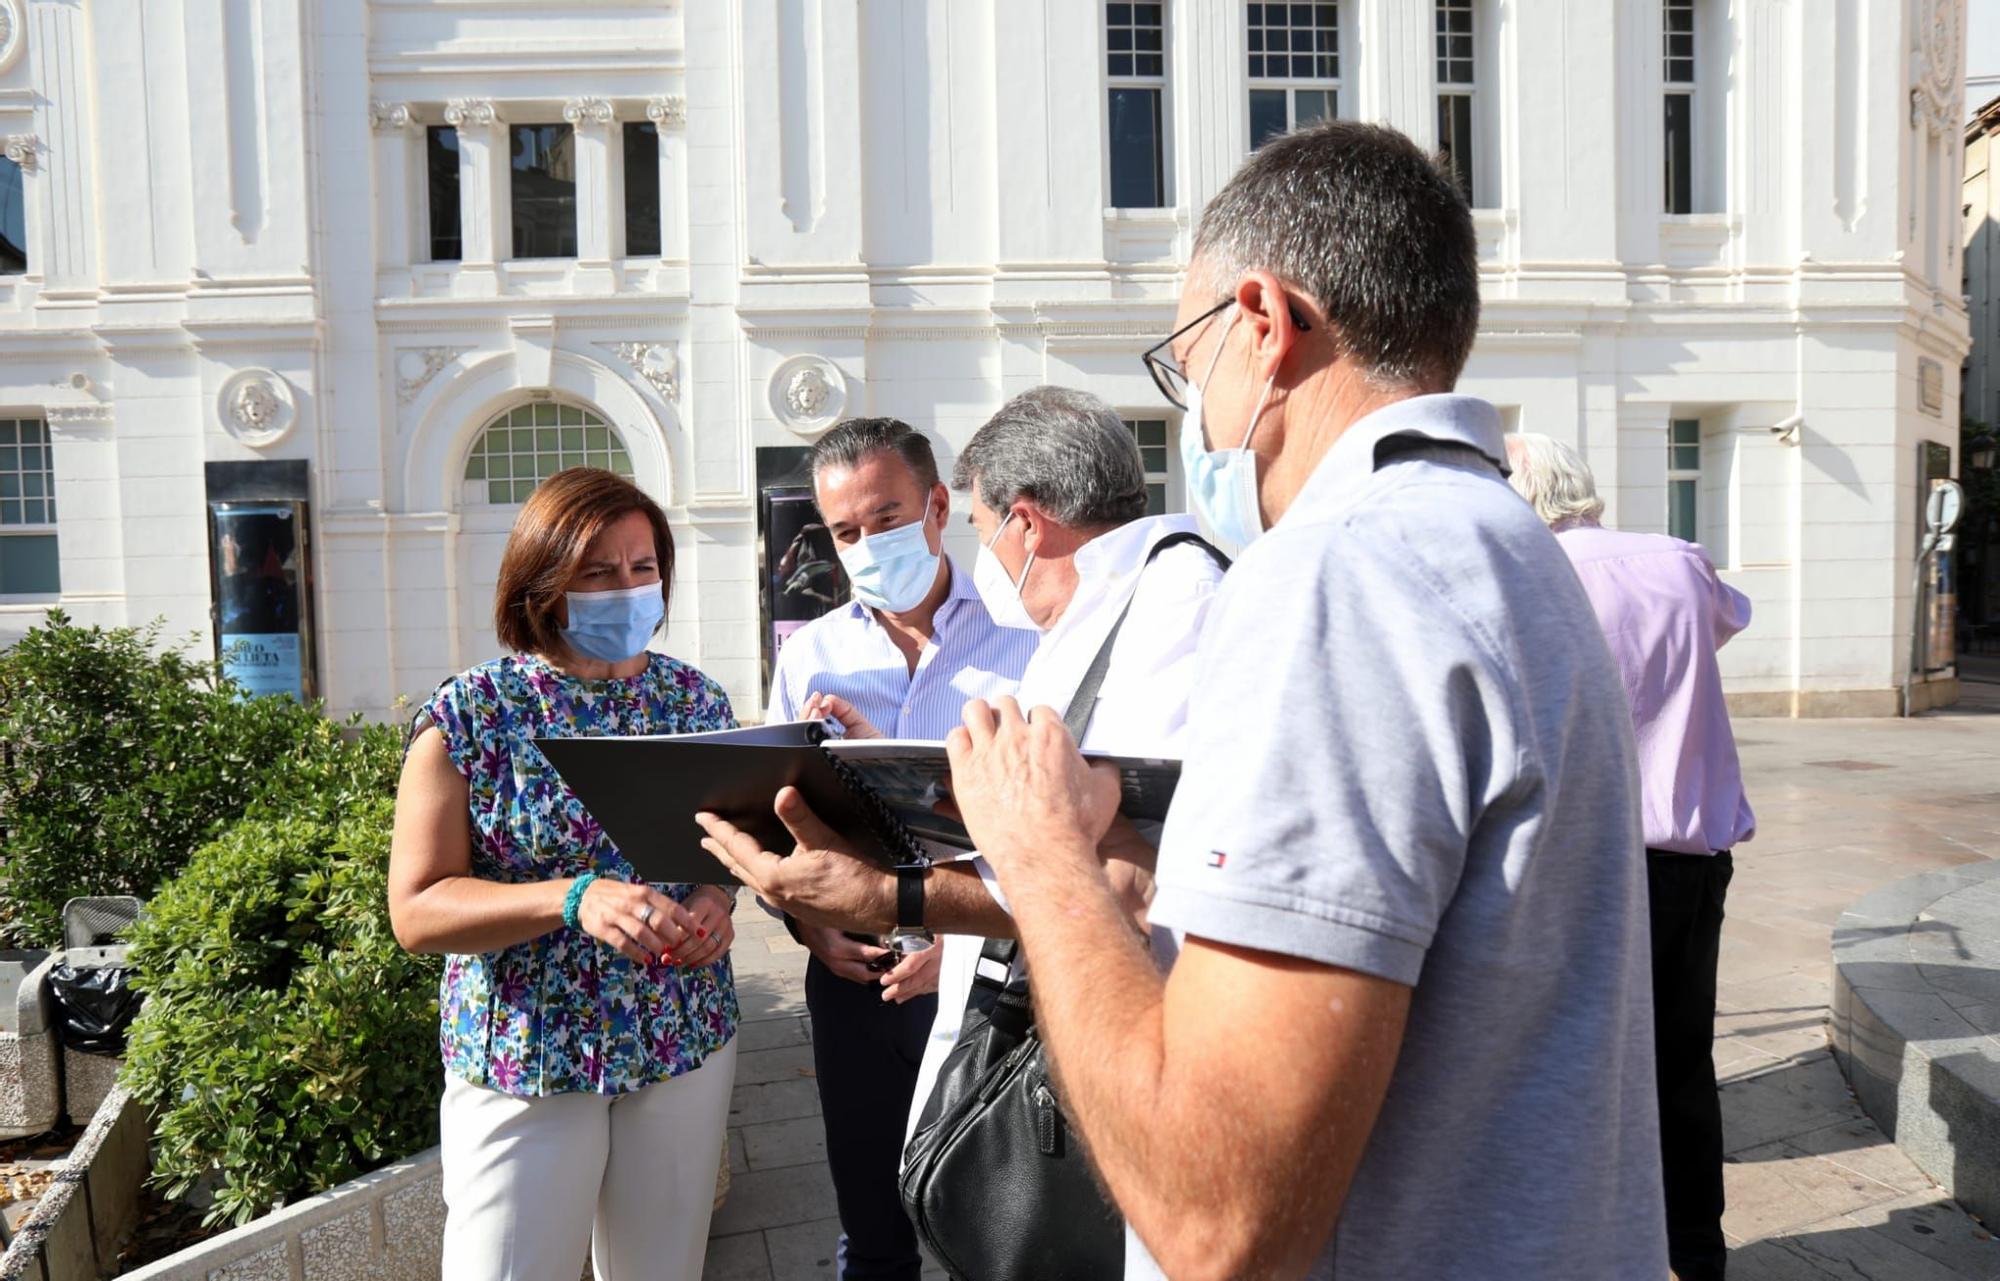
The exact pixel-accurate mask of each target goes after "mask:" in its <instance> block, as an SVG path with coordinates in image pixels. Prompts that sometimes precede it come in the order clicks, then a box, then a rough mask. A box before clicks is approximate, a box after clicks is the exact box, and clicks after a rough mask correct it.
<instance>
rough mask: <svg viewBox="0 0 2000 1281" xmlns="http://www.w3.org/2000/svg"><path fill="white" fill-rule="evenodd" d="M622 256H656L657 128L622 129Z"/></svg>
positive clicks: (645, 124)
mask: <svg viewBox="0 0 2000 1281" xmlns="http://www.w3.org/2000/svg"><path fill="white" fill-rule="evenodd" d="M625 256H626V257H627V258H657V257H659V256H660V127H659V126H658V125H656V124H654V123H653V122H652V121H650V120H646V121H641V122H639V123H637V124H627V125H626V126H625Z"/></svg>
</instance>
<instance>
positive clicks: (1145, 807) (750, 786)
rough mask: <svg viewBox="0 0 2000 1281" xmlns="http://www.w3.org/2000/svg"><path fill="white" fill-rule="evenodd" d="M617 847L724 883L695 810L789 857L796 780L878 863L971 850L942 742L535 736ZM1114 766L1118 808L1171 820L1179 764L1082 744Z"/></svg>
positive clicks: (650, 870) (636, 860) (799, 733)
mask: <svg viewBox="0 0 2000 1281" xmlns="http://www.w3.org/2000/svg"><path fill="white" fill-rule="evenodd" d="M535 745H536V747H538V748H539V749H541V752H542V754H543V755H544V756H545V757H547V758H548V761H549V763H550V764H551V765H553V766H554V767H555V769H556V772H557V773H558V774H560V775H561V776H562V780H563V782H564V783H565V784H567V785H568V786H569V788H570V790H571V791H573V792H575V793H576V796H577V799H578V800H580V801H582V802H583V806H584V808H585V809H587V810H589V811H590V815H591V817H592V818H594V819H596V820H597V822H598V825H599V826H601V827H603V829H604V831H605V834H606V835H608V836H609V837H610V838H611V841H612V843H613V844H614V845H616V846H617V847H618V852H619V853H620V854H622V855H623V856H624V857H625V859H626V861H627V862H629V863H631V864H632V867H633V870H634V871H636V872H637V873H638V875H639V876H640V877H641V878H642V879H644V880H647V881H652V882H655V883H659V882H688V883H695V884H710V885H731V884H735V878H733V877H731V876H730V875H729V873H728V872H727V871H725V870H724V869H723V867H722V865H721V864H720V863H718V862H716V861H715V859H714V858H713V857H712V856H711V855H710V854H709V853H708V852H707V851H706V850H704V849H702V848H701V839H702V830H701V828H700V827H699V826H697V825H696V823H695V821H694V816H695V815H696V814H697V813H699V812H701V811H703V810H706V811H708V812H710V813H714V814H719V815H721V816H722V817H723V818H726V819H728V820H729V821H730V822H732V823H734V824H736V826H738V827H740V828H742V829H743V830H745V831H747V832H749V833H751V834H752V835H754V836H755V837H756V838H757V839H758V841H759V842H760V843H761V844H762V845H763V847H764V848H765V849H767V850H770V851H772V852H773V853H777V854H789V853H790V852H791V851H792V848H793V844H794V842H793V840H792V836H791V833H790V832H789V831H787V830H786V828H785V825H784V824H783V823H781V822H779V821H778V817H777V815H776V814H775V813H774V812H773V811H772V808H771V807H772V804H773V802H774V801H775V800H776V798H777V795H778V793H779V792H780V791H781V790H783V789H784V788H786V787H796V788H798V789H799V791H800V792H801V793H802V794H803V795H804V797H805V800H806V803H807V804H808V805H810V806H811V807H812V809H813V812H814V813H815V814H817V815H819V817H820V819H821V821H823V822H825V823H826V824H827V826H829V827H831V828H832V829H833V830H835V831H836V832H839V833H841V834H842V835H843V836H845V837H846V838H847V839H848V841H849V842H850V843H852V844H853V845H854V846H855V848H856V849H857V850H858V851H859V852H860V853H862V854H863V855H864V856H866V857H868V858H870V859H873V860H874V861H876V862H878V863H880V864H881V865H882V866H884V867H894V866H896V865H897V864H899V863H906V862H917V861H923V860H926V859H937V858H946V859H948V858H953V857H957V856H958V855H959V854H961V853H963V852H969V851H970V850H971V849H972V838H971V837H970V836H969V835H968V834H967V832H966V830H965V828H964V827H963V826H962V825H960V824H959V823H957V822H955V821H954V820H952V819H949V818H946V817H944V816H943V815H940V814H938V813H936V812H935V810H934V809H933V808H932V807H933V806H935V805H936V804H937V802H938V801H939V800H941V799H944V798H945V797H948V796H949V795H950V787H951V767H950V764H949V762H948V761H947V760H946V758H945V750H944V745H943V744H942V743H930V742H916V741H911V740H906V739H852V740H843V739H840V738H837V737H834V736H833V735H832V734H830V732H829V728H828V725H827V723H825V722H820V721H790V722H783V723H779V724H775V725H761V726H753V727H751V728H747V729H736V730H716V731H711V732H709V733H703V734H675V735H665V736H622V737H604V738H538V739H536V740H535ZM1085 755H1086V756H1088V757H1091V758H1093V759H1100V760H1107V761H1111V762H1114V763H1116V764H1117V765H1118V766H1119V769H1120V773H1121V775H1122V777H1123V780H1124V800H1123V803H1122V806H1121V808H1122V809H1123V812H1124V813H1125V815H1126V817H1128V818H1131V819H1134V820H1135V821H1149V820H1150V821H1156V822H1157V821H1160V820H1163V819H1164V818H1165V817H1166V812H1167V805H1168V803H1169V801H1171V800H1172V798H1173V791H1174V785H1175V783H1176V782H1178V781H1179V778H1180V762H1179V761H1175V760H1165V759H1149V758H1136V757H1115V756H1109V755H1106V754H1103V753H1097V752H1086V753H1085Z"/></svg>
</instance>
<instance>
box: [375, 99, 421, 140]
mask: <svg viewBox="0 0 2000 1281" xmlns="http://www.w3.org/2000/svg"><path fill="white" fill-rule="evenodd" d="M368 126H369V128H371V129H374V130H375V131H376V132H378V133H389V132H392V131H394V130H398V129H413V128H415V127H416V126H417V113H416V110H415V109H414V108H413V107H411V106H410V104H409V103H407V102H384V101H382V100H381V99H380V98H371V99H369V101H368Z"/></svg>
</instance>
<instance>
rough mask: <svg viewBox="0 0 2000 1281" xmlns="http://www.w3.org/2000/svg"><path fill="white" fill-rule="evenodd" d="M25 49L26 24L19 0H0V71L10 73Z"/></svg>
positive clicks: (26, 38)
mask: <svg viewBox="0 0 2000 1281" xmlns="http://www.w3.org/2000/svg"><path fill="white" fill-rule="evenodd" d="M27 47H28V22H27V16H26V15H25V14H23V13H22V12H21V0H0V71H11V70H12V69H13V67H14V64H15V63H16V62H19V61H20V60H21V51H22V50H23V49H25V48H27Z"/></svg>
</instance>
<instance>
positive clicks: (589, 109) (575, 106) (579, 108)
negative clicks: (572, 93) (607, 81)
mask: <svg viewBox="0 0 2000 1281" xmlns="http://www.w3.org/2000/svg"><path fill="white" fill-rule="evenodd" d="M563 119H564V120H567V121H569V122H570V123H571V124H573V125H584V124H590V125H608V124H610V123H611V104H610V103H609V102H606V101H605V100H604V99H602V98H571V99H570V100H569V101H568V102H566V103H564V104H563Z"/></svg>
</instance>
